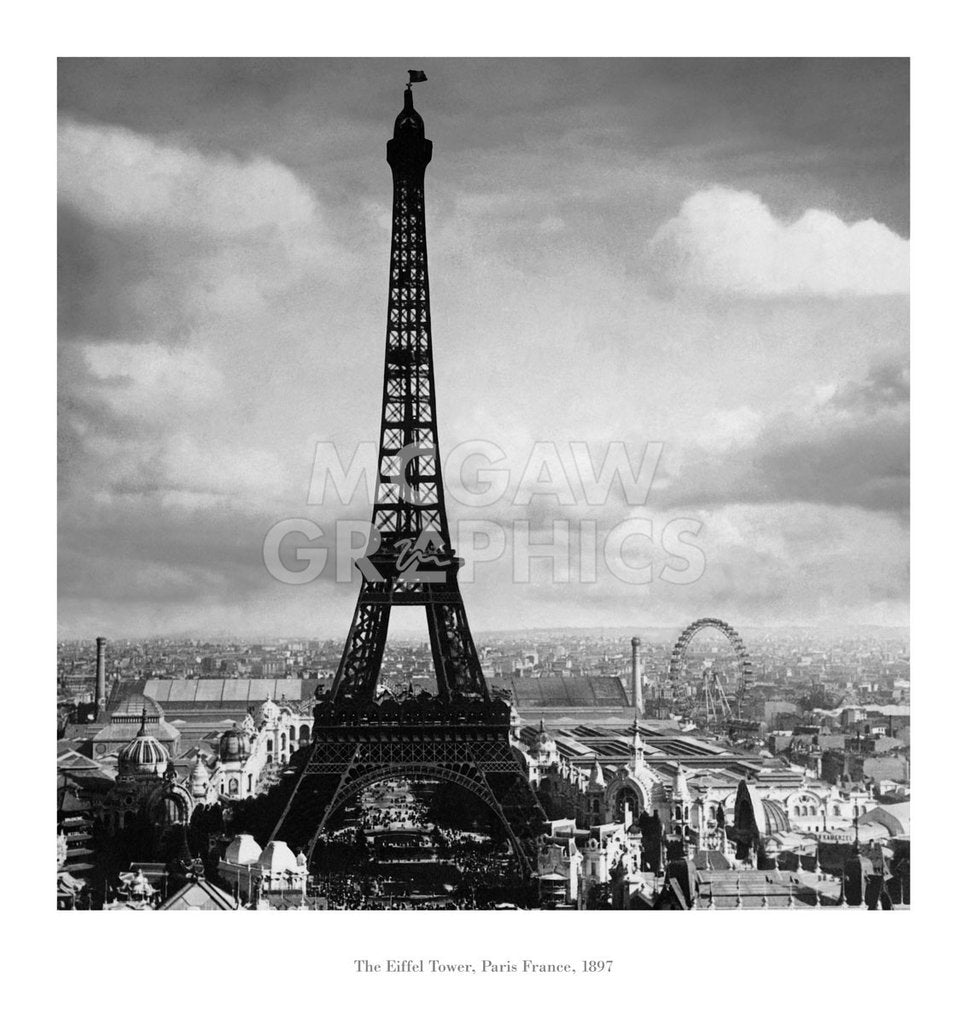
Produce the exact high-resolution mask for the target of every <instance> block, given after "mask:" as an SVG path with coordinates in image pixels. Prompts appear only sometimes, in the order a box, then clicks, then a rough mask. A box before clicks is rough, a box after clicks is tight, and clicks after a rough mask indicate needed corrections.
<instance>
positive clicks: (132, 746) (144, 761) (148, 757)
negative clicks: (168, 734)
mask: <svg viewBox="0 0 967 1024" xmlns="http://www.w3.org/2000/svg"><path fill="white" fill-rule="evenodd" d="M167 767H168V751H167V750H165V748H164V747H163V746H162V745H161V744H160V743H159V742H158V741H157V740H156V739H155V738H154V736H149V735H148V733H147V730H146V729H145V726H144V724H143V723H142V725H141V729H140V730H139V732H138V735H137V736H135V737H134V739H133V740H131V741H130V742H129V743H126V744H125V745H124V746H123V747H121V749H120V750H119V751H118V775H119V776H120V777H123V778H130V777H131V776H137V775H158V776H160V775H161V774H162V772H164V770H165V768H167Z"/></svg>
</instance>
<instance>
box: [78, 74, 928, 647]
mask: <svg viewBox="0 0 967 1024" xmlns="http://www.w3.org/2000/svg"><path fill="white" fill-rule="evenodd" d="M408 67H423V68H424V69H425V70H426V72H427V74H428V76H429V81H428V82H427V83H426V84H424V85H420V86H418V87H417V93H416V95H417V107H418V109H419V110H420V111H421V113H422V114H423V116H424V118H425V121H426V127H427V135H428V137H429V138H431V139H432V140H433V142H434V158H433V162H432V163H431V165H430V167H429V169H428V172H427V232H428V239H429V253H430V280H431V289H432V297H433V299H432V302H433V340H434V350H435V363H436V378H437V391H438V415H439V420H440V430H441V441H442V447H443V451H444V455H446V454H447V452H448V451H449V450H450V449H452V448H453V447H454V446H455V445H457V444H458V443H460V442H464V441H468V440H472V441H475V442H478V444H480V443H483V444H484V445H485V446H487V445H489V446H492V445H496V446H498V447H499V450H500V452H501V453H503V458H502V461H500V463H499V465H498V467H497V468H498V472H501V471H502V472H503V473H504V476H503V477H500V476H498V477H496V478H492V479H500V480H505V481H506V482H507V484H508V485H507V487H506V489H505V490H503V491H502V493H501V494H500V495H499V496H498V498H497V500H495V501H493V502H492V503H490V504H488V505H487V506H486V507H479V505H478V506H475V505H474V504H473V503H472V502H469V503H464V502H461V501H457V500H455V499H453V500H451V504H450V513H451V520H452V522H453V523H454V531H455V532H456V525H455V524H457V523H459V522H465V523H466V524H468V526H467V529H470V528H471V525H472V521H481V520H487V521H488V522H489V523H491V524H493V525H492V527H486V528H485V527H483V526H480V527H479V529H480V530H482V531H484V533H483V534H481V536H482V537H483V538H484V539H483V540H480V539H478V540H476V541H472V542H471V543H473V544H474V545H477V546H481V545H482V546H483V547H484V548H486V543H485V542H486V541H487V536H489V537H490V541H489V542H490V543H492V544H496V541H495V540H494V537H495V535H496V534H500V535H501V536H503V537H505V538H506V547H505V550H504V553H503V554H502V555H501V556H500V557H492V556H494V555H495V553H496V551H497V548H496V547H493V546H492V547H491V548H490V550H489V552H488V553H487V554H486V557H481V558H480V560H479V562H478V564H476V565H475V566H473V572H472V575H473V581H472V582H470V581H469V580H467V581H466V582H465V583H464V595H465V600H466V603H467V606H468V611H469V614H470V620H471V624H472V626H473V627H474V628H476V629H500V628H512V627H517V626H526V625H532V626H543V625H549V626H555V625H560V626H582V625H587V626H599V625H625V624H628V625H641V626H647V625H655V626H664V625H667V626H683V625H684V624H685V623H687V622H688V621H690V620H691V619H694V618H698V617H700V616H706V615H714V616H720V617H723V618H726V619H729V620H730V621H733V622H735V623H736V624H738V625H741V624H747V625H763V626H769V625H782V624H804V625H808V624H826V623H836V624H843V623H847V624H848V623H853V624H856V625H862V624H868V623H871V624H895V625H900V624H905V623H906V620H907V614H908V548H909V537H908V518H909V517H908V483H909V479H908V478H909V454H908V440H909V439H908V434H909V374H908V315H909V299H908V248H909V242H908V228H909V195H908V171H909V150H908V127H909V122H908V73H907V64H906V62H905V61H886V60H869V59H867V60H851V61H843V60H811V61H761V60H736V61H732V60H680V61H673V60H644V61H633V60H602V61H599V60H593V61H592V60H580V61H574V60H519V61H510V60H500V61H484V60H439V59H429V60H420V59H418V58H404V59H401V60H391V61H385V60H317V61H316V60H312V61H303V60H287V61H261V60H260V61H235V60H190V61H185V60H167V61H165V60H155V61H129V60H95V61H88V60H64V61H61V63H60V69H59V118H58V132H59V173H58V179H59V181H58V184H59V289H60V304H59V322H60V339H59V368H60V372H59V435H60V446H59V482H60V512H59V533H60V541H59V554H60V609H59V614H60V621H59V631H60V634H61V636H63V637H74V636H91V635H95V634H104V635H107V636H112V637H122V636H137V635H148V634H152V635H154V634H159V633H168V632H182V631H188V632H191V633H194V634H199V635H201V634H207V633H215V632H227V633H232V634H244V635H271V634H286V635H293V634H300V635H311V636H338V635H340V634H344V633H345V631H346V629H347V628H348V625H349V621H350V617H351V614H352V608H353V604H354V601H355V597H356V591H357V584H356V583H355V582H338V580H337V579H336V578H335V577H336V572H335V567H334V566H335V559H334V558H333V559H330V561H329V562H328V563H327V566H326V569H325V571H324V572H323V573H322V574H321V575H320V576H319V578H317V579H315V580H314V581H313V582H312V583H308V584H304V585H292V584H287V583H282V582H279V581H278V580H277V579H275V578H273V576H272V575H270V573H269V572H268V571H267V569H266V568H265V565H264V564H263V541H264V538H265V536H266V534H267V532H268V531H269V530H270V529H271V528H272V527H273V525H274V524H276V523H279V522H281V521H284V520H286V519H289V518H293V517H298V518H304V519H305V518H308V519H311V520H313V521H315V522H317V523H318V524H319V526H320V527H321V528H322V530H323V534H324V536H323V538H322V540H320V541H319V542H318V543H319V545H321V546H331V544H332V536H333V535H334V528H335V522H336V520H337V519H346V518H348V519H351V518H359V519H364V520H365V519H366V518H367V516H368V507H367V506H368V502H369V500H370V496H369V495H367V494H366V493H365V491H364V488H363V487H360V488H358V489H357V491H356V492H355V493H354V494H353V495H352V497H351V498H350V500H349V502H348V505H346V506H343V505H342V504H341V503H340V502H339V501H338V500H337V498H336V496H334V495H333V494H332V493H331V492H332V488H329V489H327V490H326V491H325V493H324V494H323V495H322V500H321V503H320V501H319V500H318V499H319V498H320V495H319V494H318V493H317V492H318V488H316V489H315V492H314V490H313V486H312V484H313V479H312V473H313V465H314V461H315V460H316V459H317V446H318V445H319V444H320V443H322V444H328V445H332V446H334V450H336V451H338V452H339V453H340V457H341V458H343V460H344V462H345V463H347V464H348V463H349V461H350V460H351V458H352V456H353V452H354V449H355V446H356V445H357V444H358V443H359V442H369V443H370V445H372V443H373V442H375V441H376V439H377V438H376V434H377V428H378V423H379V403H380V391H381V372H382V355H383V351H382V350H383V344H384V332H385V315H386V277H387V267H388V250H389V217H390V203H391V194H390V184H391V179H390V172H389V168H388V167H387V165H386V163H385V148H384V146H385V141H386V139H387V138H388V137H389V135H390V133H391V129H392V123H393V120H394V118H395V116H396V113H397V112H398V110H399V107H400V105H401V86H402V84H403V81H404V78H405V69H406V68H408ZM615 441H618V442H621V443H622V444H624V445H625V446H627V450H628V451H629V452H630V453H631V456H632V459H633V461H634V462H635V464H637V462H638V461H640V460H641V458H642V455H643V454H644V452H645V451H646V449H645V446H646V445H647V444H648V443H651V444H652V446H653V447H652V449H650V450H651V451H652V452H653V453H654V452H655V451H656V450H657V449H656V448H655V445H661V448H660V457H659V458H658V462H657V466H656V468H655V475H654V480H653V484H652V487H651V490H650V492H649V494H648V495H647V499H646V500H644V499H643V498H642V496H641V495H637V496H634V495H633V496H631V498H630V499H629V497H628V496H627V495H626V494H625V493H623V492H622V490H621V489H620V488H612V490H611V491H610V492H609V493H608V494H607V495H606V496H605V497H604V498H603V499H602V500H600V501H591V500H589V499H588V498H587V496H586V495H585V494H584V491H583V490H582V487H581V481H582V478H581V477H580V474H579V472H578V467H577V465H576V464H575V463H574V462H573V460H572V461H569V459H570V458H571V457H570V455H569V453H570V452H571V451H572V450H573V449H572V447H571V446H574V445H576V446H578V447H579V448H580V447H581V446H583V445H586V446H587V450H588V452H589V453H590V457H591V460H592V462H593V463H594V464H595V465H596V466H600V461H601V459H602V458H603V456H604V453H605V450H606V446H607V445H608V444H609V443H611V442H615ZM535 445H539V447H538V449H537V453H538V454H537V455H536V456H535V455H534V452H535V448H534V446H535ZM484 450H486V451H489V452H490V453H491V455H492V454H493V452H494V450H495V449H493V448H491V447H486V448H485V449H484ZM553 452H558V453H561V463H560V464H559V465H558V464H556V463H554V461H553V460H551V461H548V458H549V453H553ZM362 457H363V458H365V451H364V452H363V456H362ZM371 461H372V459H371ZM646 461H647V460H646ZM481 466H486V462H485V461H484V460H482V459H480V458H478V459H477V460H476V461H472V462H471V463H469V464H468V465H467V466H465V467H464V482H469V483H470V484H471V489H473V476H474V468H475V467H476V468H478V469H479V468H480V467H481ZM370 469H372V466H370ZM453 472H456V470H455V469H454V468H453V466H451V467H450V475H451V476H452V474H453ZM562 472H563V473H564V474H565V477H564V482H563V484H562V479H561V475H560V474H561V473H562ZM452 482H453V483H454V486H455V488H456V486H457V485H459V482H460V481H459V480H453V481H452ZM565 490H569V491H571V492H573V494H574V500H573V501H571V500H570V499H569V497H568V496H567V495H566V494H564V493H563V491H565ZM542 492H545V493H542ZM547 492H554V493H547ZM629 519H634V520H635V521H637V522H643V521H648V522H650V523H651V527H650V529H651V531H652V537H653V540H651V541H649V540H648V539H646V538H645V537H644V536H642V535H641V534H640V532H639V533H638V535H633V536H631V537H630V539H629V540H628V542H627V543H626V544H625V545H624V546H623V547H622V552H623V555H624V556H625V560H626V561H628V562H630V563H631V564H632V567H633V568H634V569H635V570H636V571H637V573H638V577H636V579H635V580H634V581H632V580H629V579H622V578H618V577H617V576H616V575H615V574H613V573H612V572H611V571H609V568H608V564H607V563H606V562H605V560H604V557H603V551H604V549H605V547H606V543H605V538H606V537H607V536H608V535H609V534H610V533H611V531H615V530H617V531H618V533H617V536H621V535H622V534H621V530H622V527H621V524H622V523H624V522H626V521H627V520H629ZM683 520H688V521H689V522H691V523H692V524H699V526H698V527H696V528H695V532H693V533H692V534H691V535H690V538H689V540H688V543H689V544H690V545H691V546H692V547H691V548H690V549H689V550H690V554H688V553H686V555H685V556H683V555H682V553H681V549H680V548H679V549H678V552H679V554H678V555H677V556H676V554H675V550H674V548H675V545H674V541H672V542H671V543H668V544H663V543H662V538H663V536H665V535H667V534H668V532H669V531H670V532H671V533H672V534H675V533H676V531H678V530H680V526H679V527H675V526H674V524H676V523H679V524H680V523H681V522H682V521H683ZM555 521H557V522H558V523H559V524H564V525H563V529H564V531H565V532H564V536H565V537H566V538H569V543H570V548H569V550H568V551H567V552H566V554H565V561H566V562H567V566H566V568H567V569H568V571H566V572H565V573H564V575H565V576H567V579H566V580H559V581H556V582H555V580H554V573H553V572H552V565H551V562H550V560H549V559H545V560H543V561H541V560H538V561H535V562H533V563H531V573H530V579H529V580H528V581H527V582H520V581H515V579H514V575H515V571H514V554H515V552H516V554H517V556H518V560H519V559H520V537H521V536H526V538H527V539H529V542H530V543H531V544H534V545H537V544H546V543H548V542H550V540H551V538H552V537H553V536H554V526H553V524H554V522H555ZM515 522H516V523H518V524H519V525H518V528H517V529H518V545H517V548H516V549H515V545H514V543H513V537H514V529H515V528H514V523H515ZM582 522H585V523H587V522H591V523H593V529H594V530H595V536H596V537H597V540H596V542H595V545H596V550H597V552H598V556H597V557H596V558H595V559H592V561H593V562H594V571H592V572H590V573H587V572H581V571H579V570H578V568H577V566H578V562H579V558H580V555H579V552H578V546H579V545H578V536H579V533H580V531H581V529H582V527H581V525H580V524H581V523H582ZM669 524H672V526H671V527H669ZM561 528H562V527H561V526H560V525H559V526H558V531H560V530H561ZM666 528H668V529H667V530H666ZM473 529H477V527H473ZM487 530H490V534H489V535H487V534H486V531H487ZM521 531H524V532H523V533H522V532H521ZM558 536H559V538H560V536H561V535H560V532H559V533H558ZM290 540H291V538H290ZM287 543H288V542H287ZM290 546H291V545H290ZM612 547H613V546H612ZM669 549H671V550H669ZM697 551H700V552H701V554H700V556H698V555H696V552H697ZM461 553H462V554H463V555H464V556H465V557H466V556H467V554H468V552H467V551H466V550H463V551H462V552H461ZM683 558H684V560H683ZM283 559H284V560H288V561H286V564H291V565H293V566H294V567H296V568H298V565H299V563H294V562H291V552H289V551H288V549H287V550H286V551H285V552H283ZM524 561H525V562H526V559H525V560H524ZM689 562H690V564H691V568H692V569H696V568H697V569H698V570H700V571H699V572H698V578H697V579H694V580H692V581H690V582H687V583H682V582H674V571H676V570H677V571H678V572H679V573H681V572H683V570H686V569H688V567H689ZM649 564H650V565H651V566H652V570H653V571H652V581H651V582H650V583H645V582H642V581H641V579H640V577H642V576H643V575H644V568H645V566H647V565H649ZM663 568H667V569H670V570H672V572H671V573H668V574H666V578H664V579H663V578H662V577H661V573H662V570H663ZM625 575H627V574H625ZM692 575H696V573H695V572H692ZM584 577H587V578H584ZM590 577H593V579H592V578H590ZM411 623H412V620H410V621H408V622H405V623H403V624H405V625H410V624H411Z"/></svg>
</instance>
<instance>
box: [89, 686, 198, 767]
mask: <svg viewBox="0 0 967 1024" xmlns="http://www.w3.org/2000/svg"><path fill="white" fill-rule="evenodd" d="M142 728H143V729H144V731H145V732H144V734H145V735H147V736H151V737H152V738H153V739H155V740H156V741H157V742H158V743H159V744H160V745H161V746H162V747H163V748H164V750H165V751H166V756H167V759H169V760H170V759H171V758H173V757H174V756H175V754H176V753H177V750H178V741H179V739H180V738H181V733H180V732H179V731H178V729H176V728H175V727H174V726H173V725H171V724H169V723H168V722H166V721H165V715H164V711H163V710H162V708H161V705H160V704H159V703H158V702H157V701H156V700H155V699H154V698H153V697H148V696H146V695H145V694H143V693H139V694H134V695H133V696H130V697H127V698H125V699H124V700H123V701H121V703H120V704H118V705H116V706H115V708H114V709H113V710H112V711H111V716H110V720H109V722H108V724H107V725H105V726H104V728H103V729H101V730H100V731H99V732H97V733H95V735H94V738H93V739H92V741H91V745H92V751H93V756H94V757H95V758H97V759H103V758H105V757H109V756H110V755H112V754H117V753H119V752H120V750H121V748H122V747H124V746H126V745H127V744H129V743H130V742H131V741H132V740H133V739H135V738H136V737H137V736H138V735H139V734H140V732H141V729H142Z"/></svg>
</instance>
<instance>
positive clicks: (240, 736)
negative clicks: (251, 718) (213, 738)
mask: <svg viewBox="0 0 967 1024" xmlns="http://www.w3.org/2000/svg"><path fill="white" fill-rule="evenodd" d="M251 753H252V738H251V735H250V734H249V732H248V731H247V730H245V729H243V728H241V727H239V726H237V725H233V726H232V727H231V729H227V730H226V731H225V732H223V733H222V735H221V737H220V738H219V741H218V758H219V760H220V761H223V762H225V764H242V763H244V762H245V761H247V760H248V759H249V757H250V756H251Z"/></svg>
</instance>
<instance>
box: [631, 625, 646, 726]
mask: <svg viewBox="0 0 967 1024" xmlns="http://www.w3.org/2000/svg"><path fill="white" fill-rule="evenodd" d="M640 646H641V639H640V638H639V637H637V636H633V637H632V638H631V697H632V700H633V701H634V704H635V711H637V712H638V713H639V714H643V713H644V710H645V708H644V705H643V703H642V700H641V660H640V658H639V655H638V648H639V647H640Z"/></svg>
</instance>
